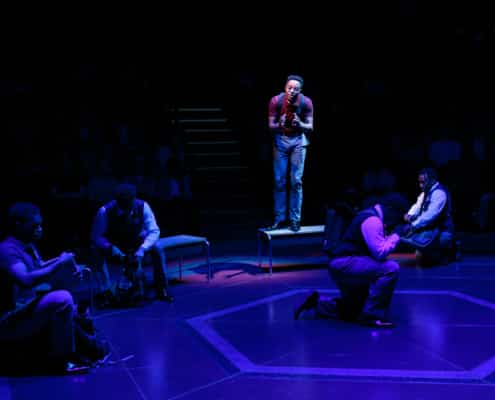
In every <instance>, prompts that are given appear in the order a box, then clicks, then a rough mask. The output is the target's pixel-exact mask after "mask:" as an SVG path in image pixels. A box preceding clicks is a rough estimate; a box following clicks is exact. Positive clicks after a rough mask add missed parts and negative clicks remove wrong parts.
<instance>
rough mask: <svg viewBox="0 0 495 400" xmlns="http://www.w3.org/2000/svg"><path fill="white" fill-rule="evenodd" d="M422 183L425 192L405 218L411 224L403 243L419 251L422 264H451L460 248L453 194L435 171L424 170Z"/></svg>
mask: <svg viewBox="0 0 495 400" xmlns="http://www.w3.org/2000/svg"><path fill="white" fill-rule="evenodd" d="M418 182H419V187H420V189H421V193H420V195H419V196H418V199H417V201H416V203H415V204H413V206H412V207H411V208H410V209H409V211H408V212H407V213H406V214H405V215H404V220H405V221H406V223H407V225H406V226H405V227H404V230H403V237H402V238H401V242H402V243H405V244H406V245H409V246H411V247H413V248H414V249H415V250H416V255H417V258H418V262H419V263H420V264H422V265H431V264H434V263H443V262H448V261H449V260H450V259H452V258H453V257H455V248H456V245H455V241H454V223H453V220H452V215H451V200H450V194H449V192H448V190H447V189H446V188H445V187H444V186H443V185H441V184H440V183H439V182H438V180H437V174H436V172H435V171H434V170H433V169H432V168H425V169H423V170H421V171H420V172H419V175H418Z"/></svg>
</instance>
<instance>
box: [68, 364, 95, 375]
mask: <svg viewBox="0 0 495 400" xmlns="http://www.w3.org/2000/svg"><path fill="white" fill-rule="evenodd" d="M90 368H91V367H90V366H89V365H86V364H76V363H72V362H68V363H67V364H66V365H65V366H64V369H63V371H62V373H63V374H65V375H78V374H87V373H88V372H89V370H90Z"/></svg>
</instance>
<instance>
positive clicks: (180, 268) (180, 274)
mask: <svg viewBox="0 0 495 400" xmlns="http://www.w3.org/2000/svg"><path fill="white" fill-rule="evenodd" d="M179 279H180V280H182V254H181V255H180V256H179Z"/></svg>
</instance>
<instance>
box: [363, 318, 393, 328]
mask: <svg viewBox="0 0 495 400" xmlns="http://www.w3.org/2000/svg"><path fill="white" fill-rule="evenodd" d="M358 323H359V324H361V325H364V326H370V327H373V328H393V327H395V325H394V323H393V322H391V321H389V320H388V319H386V318H377V317H375V316H372V315H365V316H361V317H359V318H358Z"/></svg>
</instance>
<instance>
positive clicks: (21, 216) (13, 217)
mask: <svg viewBox="0 0 495 400" xmlns="http://www.w3.org/2000/svg"><path fill="white" fill-rule="evenodd" d="M36 215H41V212H40V209H39V207H38V206H37V205H36V204H33V203H28V202H18V203H14V204H12V205H11V206H10V208H9V210H8V211H7V229H8V230H9V231H10V232H11V233H12V232H13V231H14V229H15V226H16V224H17V223H18V222H26V221H29V220H30V219H31V218H33V217H34V216H36Z"/></svg>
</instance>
